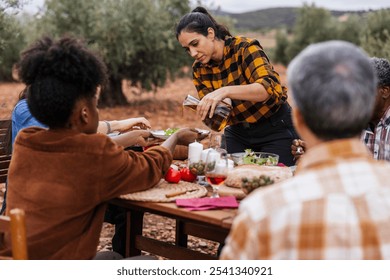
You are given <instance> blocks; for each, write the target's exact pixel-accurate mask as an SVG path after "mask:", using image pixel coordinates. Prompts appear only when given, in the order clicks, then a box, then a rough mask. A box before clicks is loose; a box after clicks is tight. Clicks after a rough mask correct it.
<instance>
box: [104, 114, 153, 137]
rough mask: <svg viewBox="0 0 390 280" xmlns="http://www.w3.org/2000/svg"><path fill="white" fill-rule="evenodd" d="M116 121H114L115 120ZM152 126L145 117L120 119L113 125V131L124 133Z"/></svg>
mask: <svg viewBox="0 0 390 280" xmlns="http://www.w3.org/2000/svg"><path fill="white" fill-rule="evenodd" d="M113 122H114V121H113ZM149 128H151V125H150V122H149V121H148V120H147V119H146V118H144V117H139V118H130V119H124V120H120V121H116V124H112V125H111V130H112V131H119V133H124V132H126V131H129V130H133V129H149Z"/></svg>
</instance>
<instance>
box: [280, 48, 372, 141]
mask: <svg viewBox="0 0 390 280" xmlns="http://www.w3.org/2000/svg"><path fill="white" fill-rule="evenodd" d="M287 80H288V84H289V88H290V93H291V94H292V98H293V100H294V102H295V106H296V107H297V108H298V109H299V111H300V112H301V114H302V116H303V118H304V120H305V122H306V125H307V126H308V127H309V128H310V130H311V131H312V132H313V133H314V134H315V135H316V136H317V137H319V138H320V139H323V140H332V139H342V138H350V137H355V136H358V135H359V134H360V133H361V131H362V130H363V129H364V128H365V127H366V126H367V124H368V122H369V120H370V118H371V114H372V111H373V108H374V103H375V95H376V82H377V80H376V76H375V71H374V69H373V67H372V65H371V64H370V60H369V58H368V56H367V55H366V54H365V53H364V52H363V51H362V50H361V49H359V48H358V47H357V46H355V45H353V44H351V43H348V42H344V41H328V42H323V43H317V44H313V45H310V46H308V47H307V48H305V49H304V50H303V51H302V52H301V53H300V54H298V55H297V56H296V57H295V58H294V59H293V60H292V62H291V63H290V65H289V66H288V69H287Z"/></svg>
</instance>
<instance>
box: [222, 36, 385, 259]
mask: <svg viewBox="0 0 390 280" xmlns="http://www.w3.org/2000/svg"><path fill="white" fill-rule="evenodd" d="M287 77H288V84H289V87H290V89H291V94H292V99H293V102H292V107H293V122H294V125H295V127H296V129H297V132H298V133H299V134H300V135H301V136H302V138H303V139H304V140H305V141H306V146H307V148H308V149H307V151H306V153H305V156H304V157H302V158H301V159H300V161H299V163H298V166H297V170H296V174H295V176H294V177H293V178H291V179H289V180H286V181H284V182H281V183H278V184H275V185H271V186H267V187H264V188H260V189H258V190H256V191H254V192H253V193H252V194H250V195H249V196H248V197H247V198H245V199H244V200H243V202H242V203H241V205H240V209H239V213H238V215H237V217H236V218H235V220H234V223H233V226H232V229H231V232H230V234H229V236H228V237H227V239H226V245H225V247H224V248H223V250H222V254H221V258H222V259H390V182H389V180H388V178H389V175H388V174H389V173H390V165H389V164H388V163H387V162H385V161H380V160H379V161H378V160H375V159H373V157H372V155H371V154H370V153H369V151H368V150H367V148H366V147H365V145H364V143H362V142H361V141H360V139H359V136H360V133H361V131H362V130H363V129H364V128H365V127H366V125H367V123H368V121H369V120H370V118H371V112H372V110H373V108H374V104H375V96H376V94H375V93H376V82H377V81H376V75H375V71H374V69H373V67H372V66H371V64H370V60H369V58H368V57H367V55H366V54H365V53H364V52H363V51H362V50H360V49H359V48H358V47H356V46H355V45H352V44H350V43H347V42H342V41H330V42H324V43H319V44H314V45H311V46H309V47H307V48H306V49H305V50H304V51H302V52H301V53H300V54H299V55H298V56H297V57H296V58H295V59H294V60H293V61H292V62H291V64H290V65H289V67H288V72H287Z"/></svg>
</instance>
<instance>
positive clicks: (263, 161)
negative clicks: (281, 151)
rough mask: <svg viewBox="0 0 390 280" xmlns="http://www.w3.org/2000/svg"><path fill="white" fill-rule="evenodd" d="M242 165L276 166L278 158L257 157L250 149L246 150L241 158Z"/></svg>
mask: <svg viewBox="0 0 390 280" xmlns="http://www.w3.org/2000/svg"><path fill="white" fill-rule="evenodd" d="M242 162H243V164H258V165H277V164H278V158H277V157H273V156H270V155H269V156H267V157H259V156H257V155H256V154H255V152H253V151H252V150H251V149H246V150H245V154H244V156H243V157H242Z"/></svg>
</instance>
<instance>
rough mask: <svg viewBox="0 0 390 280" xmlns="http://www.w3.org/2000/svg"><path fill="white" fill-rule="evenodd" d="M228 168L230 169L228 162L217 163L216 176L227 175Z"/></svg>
mask: <svg viewBox="0 0 390 280" xmlns="http://www.w3.org/2000/svg"><path fill="white" fill-rule="evenodd" d="M227 168H228V166H227V162H226V160H220V161H217V162H216V165H215V173H216V174H226V170H227Z"/></svg>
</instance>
